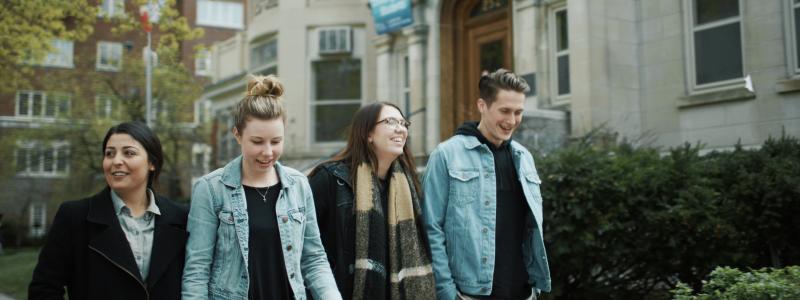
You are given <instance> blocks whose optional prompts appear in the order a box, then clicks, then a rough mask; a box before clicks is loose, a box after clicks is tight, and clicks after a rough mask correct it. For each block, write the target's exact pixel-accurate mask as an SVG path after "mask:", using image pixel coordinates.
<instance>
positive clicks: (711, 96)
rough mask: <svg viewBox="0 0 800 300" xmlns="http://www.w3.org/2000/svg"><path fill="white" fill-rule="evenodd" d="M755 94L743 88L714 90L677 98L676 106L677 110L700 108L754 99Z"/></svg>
mask: <svg viewBox="0 0 800 300" xmlns="http://www.w3.org/2000/svg"><path fill="white" fill-rule="evenodd" d="M755 98H756V93H755V92H751V91H750V90H748V89H747V88H745V87H744V86H736V87H732V88H728V89H724V90H716V91H711V92H705V93H697V94H692V95H687V96H684V97H681V98H678V100H677V102H676V105H677V106H678V108H684V107H692V106H700V105H706V104H714V103H721V102H729V101H741V100H749V99H755Z"/></svg>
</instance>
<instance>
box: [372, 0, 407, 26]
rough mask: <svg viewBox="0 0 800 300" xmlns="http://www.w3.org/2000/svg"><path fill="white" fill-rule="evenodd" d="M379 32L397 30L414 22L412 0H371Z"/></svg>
mask: <svg viewBox="0 0 800 300" xmlns="http://www.w3.org/2000/svg"><path fill="white" fill-rule="evenodd" d="M369 4H370V7H371V8H372V16H373V17H374V18H375V28H376V29H377V31H378V34H384V33H389V32H395V31H397V30H400V29H402V28H403V27H405V26H408V25H411V24H412V23H414V16H413V15H412V14H411V0H369Z"/></svg>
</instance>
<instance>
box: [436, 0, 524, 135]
mask: <svg viewBox="0 0 800 300" xmlns="http://www.w3.org/2000/svg"><path fill="white" fill-rule="evenodd" d="M510 2H511V0H461V1H459V0H445V1H443V3H442V11H441V14H442V15H441V23H440V24H441V25H440V28H439V30H440V33H441V53H440V54H441V67H442V73H441V75H442V77H441V78H442V80H441V89H440V91H441V110H440V112H441V124H440V128H441V131H440V135H441V138H442V140H445V139H447V138H449V137H450V136H451V135H452V134H453V132H454V130H455V129H456V127H457V126H458V125H459V124H461V123H462V122H464V121H465V120H477V119H479V118H480V116H479V114H478V110H477V107H476V105H475V101H476V100H477V99H478V80H479V79H480V75H481V72H483V71H490V72H491V71H494V70H496V69H498V68H501V67H502V68H506V69H511V68H512V66H513V61H512V57H513V56H512V55H513V45H512V38H511V37H512V32H511V29H512V22H511V15H512V13H511V3H510Z"/></svg>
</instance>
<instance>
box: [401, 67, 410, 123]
mask: <svg viewBox="0 0 800 300" xmlns="http://www.w3.org/2000/svg"><path fill="white" fill-rule="evenodd" d="M402 83H403V85H402V86H401V87H400V93H402V94H403V110H405V114H406V118H410V117H411V116H409V114H410V113H411V111H410V108H411V69H410V66H409V62H408V54H406V55H403V81H402Z"/></svg>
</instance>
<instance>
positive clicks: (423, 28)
mask: <svg viewBox="0 0 800 300" xmlns="http://www.w3.org/2000/svg"><path fill="white" fill-rule="evenodd" d="M403 35H405V36H406V37H407V40H408V73H409V74H408V78H409V89H410V96H411V97H410V103H409V108H410V111H411V112H412V113H415V114H414V115H412V116H410V117H408V116H407V117H408V118H410V120H411V122H412V123H413V124H412V125H411V128H410V133H409V135H410V136H411V151H412V153H414V155H424V154H426V152H425V136H426V134H427V132H426V128H427V126H425V125H426V123H427V122H426V120H425V119H426V115H427V113H426V112H425V111H421V109H423V108H425V105H426V97H425V94H426V93H425V91H426V79H425V70H426V68H425V66H426V64H425V57H426V53H425V51H426V41H427V39H428V26H427V25H424V24H417V25H414V26H411V27H408V28H406V29H404V30H403Z"/></svg>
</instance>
